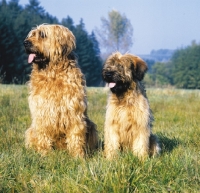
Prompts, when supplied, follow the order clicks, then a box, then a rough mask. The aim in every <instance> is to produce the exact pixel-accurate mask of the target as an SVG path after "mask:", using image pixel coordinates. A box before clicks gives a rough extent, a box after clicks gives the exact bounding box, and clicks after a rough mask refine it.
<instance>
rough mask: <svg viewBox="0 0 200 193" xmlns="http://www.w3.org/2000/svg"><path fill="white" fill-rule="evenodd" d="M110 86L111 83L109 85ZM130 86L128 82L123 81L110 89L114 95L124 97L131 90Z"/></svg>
mask: <svg viewBox="0 0 200 193" xmlns="http://www.w3.org/2000/svg"><path fill="white" fill-rule="evenodd" d="M108 84H110V83H108ZM129 86H130V84H129V83H128V82H125V83H124V82H122V81H118V82H116V83H115V86H114V87H112V88H110V90H111V91H112V93H114V94H116V95H118V96H121V95H123V94H124V93H125V92H126V91H127V90H128V89H129Z"/></svg>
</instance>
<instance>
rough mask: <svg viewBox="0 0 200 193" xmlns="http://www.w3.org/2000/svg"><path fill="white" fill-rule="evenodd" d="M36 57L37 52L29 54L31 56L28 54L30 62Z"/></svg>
mask: <svg viewBox="0 0 200 193" xmlns="http://www.w3.org/2000/svg"><path fill="white" fill-rule="evenodd" d="M34 58H35V54H29V56H28V63H31V62H33V59H34Z"/></svg>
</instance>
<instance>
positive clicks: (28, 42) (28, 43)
mask: <svg viewBox="0 0 200 193" xmlns="http://www.w3.org/2000/svg"><path fill="white" fill-rule="evenodd" d="M31 45H32V43H31V42H30V41H28V40H24V46H25V47H26V48H27V47H30V46H31Z"/></svg>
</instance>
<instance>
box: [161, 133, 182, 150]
mask: <svg viewBox="0 0 200 193" xmlns="http://www.w3.org/2000/svg"><path fill="white" fill-rule="evenodd" d="M158 138H159V143H160V146H161V153H162V154H163V153H166V152H171V151H173V149H175V148H176V147H177V146H179V145H180V140H179V139H177V138H172V139H170V138H168V137H166V136H164V135H163V134H158Z"/></svg>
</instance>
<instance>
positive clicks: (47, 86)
mask: <svg viewBox="0 0 200 193" xmlns="http://www.w3.org/2000/svg"><path fill="white" fill-rule="evenodd" d="M31 77H34V78H31V80H30V82H29V88H30V96H29V106H30V110H31V114H33V115H34V117H33V119H34V120H35V121H40V122H42V119H45V120H46V122H45V128H47V127H46V125H49V126H51V128H52V127H53V125H54V126H55V128H60V129H62V128H63V129H65V128H67V127H70V122H71V120H68V119H67V117H71V118H73V117H74V119H76V118H77V119H80V120H82V119H83V118H84V117H83V115H84V112H85V110H86V106H87V105H86V101H83V98H84V97H85V88H84V84H83V83H84V80H83V79H82V73H81V71H80V70H79V69H78V68H72V69H70V73H68V72H67V71H66V70H64V71H63V70H55V69H53V70H48V71H45V70H42V71H38V70H37V69H33V71H32V76H31ZM74 93H76V94H74ZM77 101H80V102H79V103H77ZM34 120H33V123H34ZM47 120H48V121H47ZM61 123H62V125H59V124H61ZM36 124H37V123H36ZM58 125H59V126H58ZM52 129H53V128H52Z"/></svg>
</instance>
